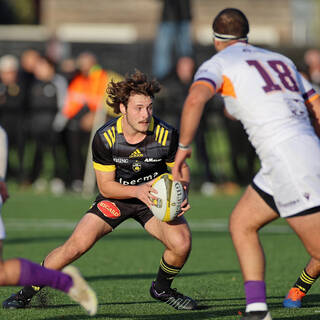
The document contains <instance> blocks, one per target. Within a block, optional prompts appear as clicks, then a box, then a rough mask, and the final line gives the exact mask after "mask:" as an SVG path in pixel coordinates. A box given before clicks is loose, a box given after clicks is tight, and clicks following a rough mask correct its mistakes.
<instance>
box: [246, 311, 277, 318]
mask: <svg viewBox="0 0 320 320" xmlns="http://www.w3.org/2000/svg"><path fill="white" fill-rule="evenodd" d="M241 320H272V318H271V314H270V312H269V311H251V312H245V313H244V316H243V317H242V318H241Z"/></svg>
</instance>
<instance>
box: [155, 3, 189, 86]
mask: <svg viewBox="0 0 320 320" xmlns="http://www.w3.org/2000/svg"><path fill="white" fill-rule="evenodd" d="M162 2H163V7H162V16H161V21H160V23H159V26H158V33H157V36H156V39H155V44H154V52H153V60H152V72H153V75H154V76H155V77H156V78H157V79H158V80H160V81H161V80H162V79H163V78H164V77H165V76H167V75H168V74H169V73H170V71H171V69H172V66H173V61H175V60H176V59H177V58H178V57H183V56H191V55H192V39H191V18H192V16H191V3H190V0H174V1H172V0H162ZM174 53H175V56H174Z"/></svg>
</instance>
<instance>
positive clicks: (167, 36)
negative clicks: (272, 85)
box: [0, 0, 320, 195]
mask: <svg viewBox="0 0 320 320" xmlns="http://www.w3.org/2000/svg"><path fill="white" fill-rule="evenodd" d="M225 7H238V8H240V9H241V10H243V11H244V12H245V13H246V14H247V15H248V17H249V20H250V23H251V25H253V27H252V29H254V30H255V32H254V33H249V40H250V41H252V42H253V43H257V44H259V45H262V46H265V47H268V48H271V49H272V48H276V49H277V50H278V51H280V52H283V53H285V54H286V55H288V56H289V57H290V58H292V59H293V60H294V61H295V63H296V64H297V65H298V66H299V68H300V71H301V73H302V74H303V75H304V76H305V77H307V78H308V79H309V80H310V81H311V82H312V83H313V84H314V86H315V89H317V90H319V88H320V51H319V49H318V45H319V40H320V39H318V30H319V27H320V25H319V21H320V19H318V18H319V17H318V15H319V8H320V6H319V1H317V0H307V1H298V0H286V1H284V0H282V1H277V0H269V1H268V5H267V6H266V2H265V1H260V0H238V1H235V0H224V1H222V0H197V1H196V0H137V1H130V0H119V1H117V2H115V1H113V0H91V1H90V2H87V1H84V0H68V1H64V0H10V1H9V0H0V125H1V126H2V127H4V128H5V130H6V131H7V134H8V139H9V164H8V176H7V179H8V180H9V181H12V182H14V183H16V184H17V185H19V187H21V188H28V187H32V188H34V189H35V190H37V191H39V192H40V191H44V190H51V192H53V193H54V194H57V195H58V194H61V193H63V192H65V191H66V190H70V191H73V192H82V191H83V188H84V184H86V183H87V184H88V183H89V184H90V183H91V185H92V180H93V178H92V172H93V171H92V168H91V161H90V148H89V145H90V139H91V137H92V134H93V132H94V131H95V130H96V129H97V128H98V127H99V126H100V125H102V124H103V123H104V122H105V121H106V120H107V119H108V118H110V117H115V116H116V115H115V114H113V112H112V110H110V109H108V108H107V105H106V103H105V101H106V99H107V98H108V97H107V95H106V87H107V84H108V82H109V81H111V80H113V81H119V80H121V79H123V76H125V74H126V73H131V72H133V71H134V69H135V68H138V69H140V70H141V71H143V72H146V73H147V74H149V75H150V76H153V77H155V78H157V79H158V80H159V81H160V83H161V85H162V91H161V92H160V94H159V96H158V97H157V98H156V101H155V111H154V113H155V115H157V116H159V117H160V118H162V119H163V120H165V121H167V122H169V123H170V124H172V125H174V126H176V127H178V126H179V116H180V112H181V108H182V105H183V101H184V98H185V96H186V93H187V91H188V88H189V86H190V83H191V82H192V79H193V75H194V72H195V70H196V69H197V67H198V66H199V64H200V63H201V62H202V61H203V60H205V59H207V58H208V57H210V56H211V55H212V54H214V53H215V51H214V48H213V46H212V31H211V30H210V28H211V23H212V18H213V16H214V15H215V14H216V13H217V12H218V11H220V10H221V9H223V8H225ZM223 107H224V102H223V99H222V98H221V97H219V96H216V97H215V98H214V99H213V100H212V101H210V102H209V103H208V106H207V107H206V112H205V114H204V116H203V118H202V120H201V126H200V127H199V130H198V133H197V136H196V139H195V143H194V150H195V153H194V154H195V157H194V159H192V160H191V171H192V175H193V181H194V182H193V187H194V188H196V189H197V190H200V191H201V192H203V193H204V194H207V195H212V194H214V193H215V192H217V191H221V190H222V191H223V192H227V193H232V192H237V190H238V189H239V188H240V187H241V186H243V185H246V184H247V183H249V182H250V181H251V178H252V177H253V175H254V174H255V172H256V171H257V170H258V168H259V163H258V162H257V158H256V154H255V152H254V150H253V148H252V147H251V146H250V143H249V141H248V139H247V135H246V133H245V131H244V130H243V128H242V126H241V124H240V123H239V122H238V121H234V120H231V119H229V118H228V117H227V116H226V115H225V114H224V111H223V109H224V108H223ZM88 181H91V182H88Z"/></svg>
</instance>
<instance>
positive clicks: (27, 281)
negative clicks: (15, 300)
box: [18, 258, 73, 293]
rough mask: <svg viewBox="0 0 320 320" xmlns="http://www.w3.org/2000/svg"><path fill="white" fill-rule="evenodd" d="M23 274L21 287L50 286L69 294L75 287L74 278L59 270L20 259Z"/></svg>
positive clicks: (20, 280)
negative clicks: (73, 286)
mask: <svg viewBox="0 0 320 320" xmlns="http://www.w3.org/2000/svg"><path fill="white" fill-rule="evenodd" d="M19 260H20V266H21V268H20V269H21V272H20V279H19V283H18V285H21V286H32V285H33V286H38V287H42V286H49V287H51V288H54V289H58V290H61V291H63V292H66V293H68V292H69V290H70V288H71V287H72V285H73V281H72V278H71V277H70V276H69V275H67V274H64V273H62V272H60V271H57V270H51V269H47V268H44V267H42V266H40V265H39V264H36V263H33V262H31V261H29V260H26V259H22V258H19Z"/></svg>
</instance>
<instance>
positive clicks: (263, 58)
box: [194, 42, 318, 160]
mask: <svg viewBox="0 0 320 320" xmlns="http://www.w3.org/2000/svg"><path fill="white" fill-rule="evenodd" d="M195 83H202V84H204V85H206V86H208V87H209V88H210V89H211V90H213V91H215V92H220V93H221V94H222V96H223V97H224V100H225V104H226V108H227V111H228V112H229V113H230V114H231V115H232V116H233V117H235V118H236V119H238V120H240V121H241V122H242V124H243V125H244V127H245V129H246V131H247V133H248V135H249V139H250V141H251V143H252V144H253V146H254V147H255V148H256V151H257V153H258V155H259V157H260V159H261V160H262V159H263V158H264V156H266V155H267V154H268V153H269V151H270V150H272V148H273V147H274V146H275V145H277V144H278V143H280V142H283V141H284V140H286V139H288V138H291V137H294V136H297V135H301V133H308V134H310V133H311V134H314V130H313V127H312V126H311V123H310V120H309V116H308V111H307V108H306V106H305V101H312V100H314V99H315V98H316V97H318V94H317V93H316V91H315V90H314V89H313V88H312V86H311V84H310V83H309V82H308V81H307V80H305V79H304V78H303V77H302V76H301V75H300V74H299V72H298V71H297V69H296V67H295V65H294V63H293V62H292V61H291V60H290V59H288V58H287V57H285V56H283V55H281V54H278V53H275V52H271V51H269V50H265V49H261V48H258V47H255V46H252V45H250V44H247V43H243V42H237V43H235V44H234V45H231V46H229V47H227V48H226V49H224V50H222V51H220V52H219V53H217V54H216V55H214V56H213V57H212V58H211V59H209V60H207V61H206V62H204V63H203V64H202V65H201V66H200V68H199V69H198V71H197V73H196V74H195V78H194V84H195Z"/></svg>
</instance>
